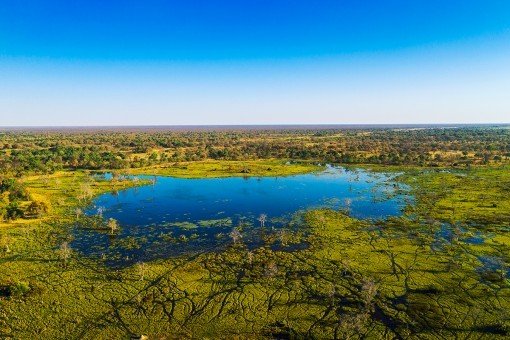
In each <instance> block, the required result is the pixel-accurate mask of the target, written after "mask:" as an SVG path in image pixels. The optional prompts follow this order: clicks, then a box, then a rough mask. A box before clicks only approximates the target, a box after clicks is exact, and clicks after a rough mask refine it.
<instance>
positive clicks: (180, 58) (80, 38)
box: [0, 0, 510, 126]
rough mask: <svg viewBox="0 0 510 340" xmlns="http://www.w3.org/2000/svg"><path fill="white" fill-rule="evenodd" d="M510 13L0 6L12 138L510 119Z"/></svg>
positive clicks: (482, 7)
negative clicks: (70, 129) (88, 128)
mask: <svg viewBox="0 0 510 340" xmlns="http://www.w3.org/2000/svg"><path fill="white" fill-rule="evenodd" d="M509 93H510V1H508V0H506V1H491V0H485V1H473V0H464V1H459V0H452V1H445V0H442V1H439V0H427V1H426V0H423V1H421V0H420V1H418V0H416V1H412V0H407V1H396V0H393V1H371V0H366V1H359V0H352V1H341V0H337V1H299V0H294V1H291V0H288V1H286V0H277V1H275V0H273V1H255V0H254V1H241V0H237V1H196V0H183V1H150V0H147V1H141V0H138V1H93V0H88V1H76V0H66V1H39V0H30V1H29V0H2V1H1V3H0V126H12V125H140V124H144V125H145V124H146V125H152V124H282V123H283V124H285V123H286V124H295V123H479V122H510V94H509Z"/></svg>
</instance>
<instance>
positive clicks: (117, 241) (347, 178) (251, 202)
mask: <svg viewBox="0 0 510 340" xmlns="http://www.w3.org/2000/svg"><path fill="white" fill-rule="evenodd" d="M394 176H395V174H385V173H371V172H369V171H366V170H358V169H354V170H352V169H351V170H349V169H346V168H341V167H331V166H328V167H327V168H326V169H325V170H324V171H322V172H319V173H311V174H303V175H296V176H289V177H261V178H256V177H249V178H242V177H229V178H204V179H182V178H173V177H161V176H158V177H152V176H151V177H149V176H140V177H141V178H143V179H151V180H153V184H151V185H146V186H141V187H135V188H129V189H126V190H122V191H119V192H117V193H107V194H103V195H101V196H99V197H97V198H96V199H95V200H94V201H93V203H92V204H91V205H90V206H89V207H88V208H87V209H86V214H87V215H97V214H98V213H99V214H101V215H102V216H103V218H105V219H109V218H114V219H116V220H117V221H118V222H119V225H120V231H119V232H118V233H117V234H116V235H115V236H112V235H109V233H108V232H106V231H97V230H91V229H87V228H76V230H75V233H74V241H73V247H74V248H75V249H77V250H78V251H80V252H82V253H84V254H86V255H90V256H97V257H104V258H106V259H107V260H106V262H107V263H108V264H110V265H125V264H130V263H134V262H138V261H147V260H151V259H154V258H161V257H168V256H175V255H180V254H183V253H189V252H195V251H207V250H209V249H214V248H215V247H219V246H221V245H222V244H226V243H228V242H231V240H230V238H229V236H228V234H229V233H230V232H231V231H232V229H233V228H234V227H237V226H242V228H241V232H242V234H243V239H244V240H245V241H247V240H249V239H250V237H249V234H250V233H251V232H252V231H253V230H255V229H260V228H261V227H262V226H261V222H260V221H259V219H260V215H261V214H264V215H266V216H267V218H266V221H265V223H264V228H269V229H277V228H282V227H286V228H288V227H289V226H290V227H297V226H298V225H299V212H302V211H304V210H306V209H311V208H316V207H329V208H333V209H345V210H348V211H349V213H350V214H351V215H352V216H354V217H357V218H362V219H383V218H386V217H389V216H398V215H400V214H402V211H403V209H404V208H405V206H406V205H407V204H409V202H410V201H412V198H411V197H410V196H409V195H407V194H406V191H407V188H405V187H404V186H403V185H402V184H400V183H397V182H395V181H394V180H393V177H394ZM105 178H106V179H108V178H109V176H108V175H107V176H105ZM251 240H252V241H251V242H252V243H253V244H255V243H256V241H255V238H251ZM248 243H249V242H248Z"/></svg>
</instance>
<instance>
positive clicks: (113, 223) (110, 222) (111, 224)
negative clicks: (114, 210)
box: [108, 218, 119, 235]
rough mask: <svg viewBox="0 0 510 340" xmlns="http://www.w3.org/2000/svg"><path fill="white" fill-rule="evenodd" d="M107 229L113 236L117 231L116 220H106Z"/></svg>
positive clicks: (117, 224)
mask: <svg viewBox="0 0 510 340" xmlns="http://www.w3.org/2000/svg"><path fill="white" fill-rule="evenodd" d="M108 229H110V234H112V235H113V234H115V233H116V232H117V231H118V230H119V223H118V222H117V220H116V219H114V218H110V219H109V220H108Z"/></svg>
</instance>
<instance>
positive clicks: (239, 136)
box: [0, 127, 510, 176]
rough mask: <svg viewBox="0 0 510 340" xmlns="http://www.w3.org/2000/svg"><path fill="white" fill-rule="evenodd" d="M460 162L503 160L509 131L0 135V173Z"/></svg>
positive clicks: (508, 145)
mask: <svg viewBox="0 0 510 340" xmlns="http://www.w3.org/2000/svg"><path fill="white" fill-rule="evenodd" d="M264 158H282V159H303V160H313V161H318V162H332V163H345V164H362V163H372V164H391V165H420V166H437V165H453V166H456V165H463V164H487V163H490V162H502V161H507V160H508V159H509V158H510V129H508V128H505V127H501V128H488V127H478V128H475V127H470V128H455V129H453V128H448V129H447V128H432V129H356V130H349V129H344V130H342V129H340V130H328V129H324V130H259V131H256V130H243V131H241V130H240V131H168V132H162V131H160V130H157V131H150V130H148V131H136V132H133V131H130V132H129V131H126V132H119V131H95V132H93V131H81V132H80V131H76V130H75V131H65V130H63V131H53V132H3V133H0V171H2V173H4V174H6V173H9V174H13V175H17V176H21V175H23V174H25V173H32V172H35V173H49V172H54V171H56V170H60V169H95V170H97V169H122V168H129V167H133V168H136V167H144V166H148V165H154V164H161V163H168V162H179V161H197V160H204V159H217V160H245V159H264Z"/></svg>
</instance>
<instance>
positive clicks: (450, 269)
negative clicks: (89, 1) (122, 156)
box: [0, 161, 510, 339]
mask: <svg viewBox="0 0 510 340" xmlns="http://www.w3.org/2000/svg"><path fill="white" fill-rule="evenodd" d="M268 164H275V165H272V166H271V167H272V169H273V168H274V169H279V170H274V172H278V175H283V173H284V171H283V170H284V169H285V171H287V172H285V173H286V174H291V173H294V172H293V171H297V170H298V169H300V171H301V170H303V171H304V170H305V169H309V170H310V171H313V170H312V167H308V166H305V165H303V166H302V167H301V166H297V165H294V164H293V165H290V166H289V165H285V163H284V162H276V161H275V163H267V161H264V162H262V161H261V162H258V163H257V162H255V163H246V162H236V163H227V162H220V163H216V162H200V163H197V164H193V163H188V164H187V165H186V166H187V167H188V168H187V169H183V168H182V166H183V165H182V164H180V165H178V166H175V167H173V166H172V167H171V168H166V169H159V170H158V171H160V170H161V171H163V170H164V172H165V173H164V174H165V175H172V176H180V175H183V174H186V173H188V171H189V176H188V177H193V176H198V175H199V174H210V176H213V175H218V173H219V174H220V175H219V176H228V175H237V174H239V173H238V172H237V171H239V169H240V168H241V167H250V169H253V170H251V171H250V174H254V173H258V172H257V171H259V170H256V169H257V166H258V167H260V169H262V170H263V169H264V167H269V166H268ZM278 164H279V166H280V167H282V168H281V169H280V168H278V167H277V165H278ZM286 167H289V168H290V169H292V170H288V168H286ZM169 169H170V170H169ZM213 169H216V170H213ZM218 169H219V170H218ZM241 169H242V168H241ZM266 169H267V168H266ZM262 170H260V174H262V173H263V171H262ZM266 171H269V170H266ZM271 171H273V170H271ZM158 174H163V173H158ZM215 177H218V176H215ZM509 177H510V176H509V175H508V169H507V168H495V167H492V168H489V167H487V168H476V169H472V170H470V171H462V172H452V173H449V172H438V171H434V170H430V169H426V170H420V171H416V169H415V170H413V171H408V172H406V173H405V174H404V175H402V176H401V180H402V181H404V182H405V183H408V184H409V185H411V187H412V192H413V193H414V194H415V195H416V199H417V201H416V205H415V207H414V208H412V209H410V211H409V212H408V214H407V215H405V216H403V217H400V218H393V219H389V220H387V221H379V222H377V223H376V225H375V228H374V226H373V225H371V223H368V222H367V221H362V220H358V219H355V218H352V217H350V216H348V214H346V212H343V211H334V210H330V209H318V210H311V211H307V212H305V213H304V216H303V221H304V223H303V225H302V227H301V228H298V229H289V230H286V231H285V233H280V232H278V231H275V232H270V231H268V232H267V235H266V237H265V240H266V244H265V245H264V246H262V247H260V248H257V249H252V250H249V249H247V248H246V247H244V246H243V245H242V244H231V245H230V246H229V247H227V248H226V249H225V250H223V251H218V252H214V253H205V254H198V255H196V256H189V257H181V258H173V259H166V260H157V261H153V262H150V263H145V264H139V265H134V266H132V267H128V268H124V269H111V268H107V267H105V266H104V265H102V264H101V263H98V262H96V261H92V260H91V259H87V258H84V257H82V256H79V254H77V253H75V252H73V253H72V255H71V257H70V258H69V260H68V261H67V263H64V261H63V259H62V256H61V255H62V253H61V252H60V250H59V246H60V245H61V244H62V243H63V242H66V241H69V240H70V239H69V237H70V229H71V227H72V225H73V223H74V219H75V218H76V217H75V216H74V214H72V212H73V209H74V208H75V207H76V206H78V205H79V204H80V202H79V201H78V200H77V199H76V196H77V195H79V194H80V190H81V188H82V185H83V183H89V184H90V186H91V188H92V194H93V195H95V194H99V193H101V192H104V191H108V190H112V189H120V188H123V187H126V186H130V185H135V184H134V183H131V182H125V183H119V184H112V183H110V182H106V181H105V182H103V181H94V182H90V178H89V177H88V176H87V175H86V174H85V173H58V174H56V175H54V176H50V177H49V178H46V177H41V176H39V177H31V178H26V179H24V181H25V183H26V184H27V186H28V188H29V190H30V192H31V194H32V195H34V197H37V198H38V199H40V200H43V199H46V200H47V202H48V203H49V205H50V206H51V213H50V215H49V216H48V217H47V218H46V219H43V220H38V221H27V222H26V223H25V224H22V225H14V226H12V225H10V226H6V227H5V228H2V229H0V236H2V240H3V241H2V243H0V272H1V273H2V275H1V277H0V337H9V336H12V337H15V338H34V337H38V338H56V339H61V338H94V339H112V338H115V339H116V338H126V337H129V336H130V335H135V334H136V335H140V334H146V335H148V336H149V338H158V337H165V336H166V337H171V338H218V337H223V338H236V337H237V338H240V339H244V338H254V339H255V338H257V339H259V338H266V337H267V338H270V337H275V336H277V335H279V336H282V337H283V336H290V337H292V336H294V337H298V338H299V337H301V338H318V339H321V338H325V339H331V338H334V337H337V338H349V337H351V338H356V337H358V336H362V337H365V338H374V339H376V338H377V339H379V338H392V337H402V338H408V337H411V338H424V339H427V338H453V337H457V338H467V337H474V338H487V339H492V338H504V337H505V336H508V335H509V333H508V332H509V331H510V323H509V318H510V314H509V313H510V286H509V284H510V282H509V280H508V279H506V278H502V277H501V276H498V275H499V274H500V273H499V272H498V271H497V270H496V271H494V270H487V271H480V269H481V262H480V260H479V258H480V257H481V256H490V257H495V258H499V259H501V261H502V262H503V263H504V264H505V265H506V266H508V264H509V263H510V255H509V254H510V236H509V233H508V228H507V229H504V228H503V224H504V223H503V222H504V219H505V218H506V216H507V215H505V214H506V213H507V212H508V210H507V207H508V206H507V203H508V192H507V191H506V188H507V185H508V180H509ZM482 194H483V195H485V196H484V197H485V198H484V200H486V201H487V202H489V203H491V202H492V201H493V200H494V201H496V203H497V206H496V207H490V206H488V205H489V204H488V203H487V204H485V203H484V202H485V201H484V200H481V199H480V198H479V195H482ZM466 197H467V198H468V199H467V200H466ZM469 197H473V199H472V200H470V199H469ZM451 204H453V205H454V206H455V215H452V212H451V211H450V210H448V207H449V206H450V205H451ZM445 221H451V222H455V221H456V222H459V223H463V227H464V228H465V229H464V230H463V231H459V232H458V235H457V238H455V239H454V240H452V242H451V243H449V242H446V243H443V244H442V248H441V249H440V250H434V249H433V248H432V247H431V246H432V245H433V244H434V242H435V241H436V232H437V230H438V228H439V226H440V223H441V222H445ZM470 221H476V222H477V223H479V224H481V226H476V227H475V226H473V227H472V226H469V225H467V223H468V222H470ZM507 221H508V220H507ZM209 223H211V221H208V222H205V221H204V225H208V224H209ZM269 223H270V222H268V224H269ZM480 230H481V232H482V233H483V236H484V237H485V239H486V241H485V243H483V244H471V243H469V242H466V241H465V240H466V239H467V237H469V236H470V235H471V234H472V233H473V232H475V231H480ZM283 238H285V240H291V241H292V242H297V243H299V242H306V243H307V244H308V245H309V247H308V248H306V249H303V250H299V251H293V252H287V251H278V250H274V247H273V246H274V245H275V244H277V243H278V242H280V241H281V240H282V239H283ZM169 242H170V241H169ZM5 244H9V252H7V251H6V249H5ZM175 246H178V245H175ZM11 291H12V292H14V294H11V293H10V292H11ZM2 292H4V296H2V295H1V294H2ZM5 292H9V293H5ZM7 295H9V296H7Z"/></svg>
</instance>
